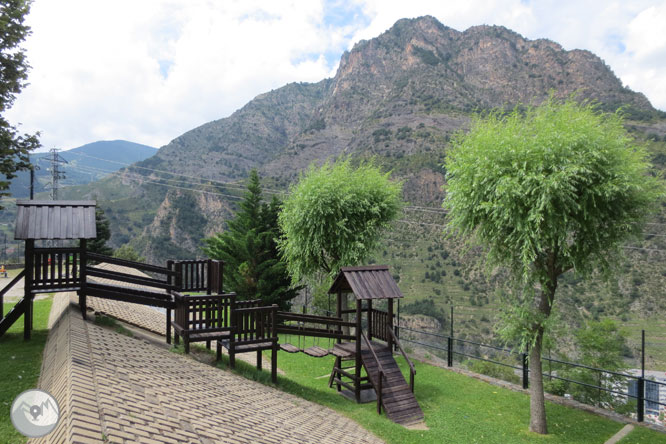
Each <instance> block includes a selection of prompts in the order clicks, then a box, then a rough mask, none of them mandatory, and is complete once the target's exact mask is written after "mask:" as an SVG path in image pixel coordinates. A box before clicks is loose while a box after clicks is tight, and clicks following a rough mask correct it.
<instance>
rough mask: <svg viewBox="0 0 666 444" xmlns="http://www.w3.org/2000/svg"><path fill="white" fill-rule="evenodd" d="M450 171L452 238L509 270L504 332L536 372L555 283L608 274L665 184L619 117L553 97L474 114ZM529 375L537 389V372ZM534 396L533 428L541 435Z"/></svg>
mask: <svg viewBox="0 0 666 444" xmlns="http://www.w3.org/2000/svg"><path fill="white" fill-rule="evenodd" d="M446 169H447V179H448V187H447V196H446V198H445V200H444V207H445V208H447V209H448V210H449V216H448V218H449V224H450V225H449V226H450V229H451V232H452V233H455V234H458V235H459V236H460V237H462V238H464V239H465V240H467V241H468V242H469V243H478V244H480V245H482V246H484V247H485V249H486V253H487V255H486V259H487V263H488V265H489V266H498V265H499V266H504V267H506V268H508V269H509V270H510V271H511V275H512V276H513V282H514V284H516V287H515V288H516V289H518V290H517V291H515V292H514V293H513V295H514V296H515V297H514V298H512V303H511V304H508V310H507V312H506V313H505V317H504V325H503V328H501V329H500V333H502V334H503V336H504V337H505V338H506V339H509V340H511V341H512V342H514V343H515V342H518V343H519V344H520V348H521V349H525V348H527V346H528V345H529V346H530V363H531V364H530V365H534V366H536V368H537V370H538V369H539V368H540V366H541V364H540V361H541V347H542V345H543V338H544V332H545V330H546V327H547V321H548V319H549V317H550V314H551V311H552V308H553V304H554V298H555V291H556V289H557V285H558V278H559V277H560V276H561V275H562V274H563V273H566V272H567V271H569V270H574V271H575V272H576V273H577V274H579V275H581V276H588V275H589V274H590V273H591V272H592V271H594V270H601V271H605V272H608V271H609V270H610V269H611V266H612V265H614V262H613V261H616V260H617V258H618V257H621V246H622V245H623V243H624V242H625V241H626V240H628V239H631V238H632V237H635V236H638V235H639V234H640V232H641V229H642V225H643V223H644V222H645V220H646V218H647V217H648V216H650V215H652V214H654V211H655V210H656V208H657V206H656V203H657V201H658V200H659V199H660V198H661V197H662V195H663V186H662V184H661V183H660V182H659V181H658V180H657V179H656V178H655V177H653V176H651V175H650V174H649V170H650V163H649V161H648V155H647V152H646V150H645V148H644V147H643V146H639V145H636V144H635V143H634V142H633V140H632V139H631V138H630V136H629V134H628V133H627V132H626V130H625V129H624V127H623V126H622V119H621V117H620V116H619V114H610V115H609V114H602V113H599V112H597V110H596V109H595V108H594V107H593V106H592V105H590V104H586V103H583V104H579V103H577V102H576V101H574V100H573V98H570V99H568V100H565V101H558V100H557V99H555V98H554V97H552V96H551V97H550V98H549V99H548V100H546V101H545V102H544V103H543V104H542V105H540V106H539V107H536V108H528V109H526V110H521V109H518V108H517V109H515V110H514V111H513V112H511V113H508V114H507V113H503V112H501V111H495V112H491V113H490V114H489V115H488V116H486V117H476V118H475V120H474V121H473V123H472V127H471V129H470V131H469V133H468V134H463V133H459V134H457V135H456V137H455V138H454V140H453V141H452V144H451V149H450V151H449V152H448V153H447V157H446ZM521 290H522V291H521ZM537 293H538V295H537ZM531 378H532V386H533V387H540V386H541V381H542V378H541V372H540V371H536V372H533V374H532V376H531ZM532 394H533V395H537V391H536V390H534V389H533V390H532ZM537 396H538V398H535V399H538V401H535V402H534V403H533V404H532V409H533V410H532V414H533V416H532V422H531V424H530V427H531V428H532V430H533V431H536V432H539V433H546V431H547V427H546V422H545V409H544V404H543V398H542V394H540V395H537Z"/></svg>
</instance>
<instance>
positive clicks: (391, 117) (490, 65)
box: [87, 17, 666, 261]
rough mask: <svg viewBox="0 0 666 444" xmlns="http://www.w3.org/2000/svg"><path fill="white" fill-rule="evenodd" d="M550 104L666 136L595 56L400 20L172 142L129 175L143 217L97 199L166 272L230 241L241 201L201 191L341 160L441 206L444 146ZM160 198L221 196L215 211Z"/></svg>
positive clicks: (501, 32)
mask: <svg viewBox="0 0 666 444" xmlns="http://www.w3.org/2000/svg"><path fill="white" fill-rule="evenodd" d="M551 91H552V92H553V93H554V94H556V95H558V96H568V95H570V94H572V93H574V92H575V93H577V94H578V95H579V97H581V98H582V99H592V100H595V101H598V102H599V103H600V105H601V107H602V108H604V109H607V110H615V109H617V108H618V107H619V106H624V107H625V108H626V110H627V113H629V117H633V118H636V119H640V120H641V121H640V122H638V123H636V127H637V128H640V131H645V132H647V131H652V130H654V131H657V132H659V131H661V129H663V127H666V126H665V125H664V123H663V122H664V119H663V113H661V112H659V111H656V110H655V109H654V108H652V106H651V105H650V103H649V102H648V100H647V99H646V98H645V96H643V95H642V94H640V93H635V92H633V91H630V90H629V89H627V88H624V87H623V86H622V84H621V82H620V80H619V79H618V78H617V77H615V75H614V74H613V72H612V71H611V70H610V68H609V67H608V66H607V65H606V64H605V63H604V62H603V61H602V60H601V59H599V58H598V57H597V56H595V55H594V54H592V53H590V52H588V51H581V50H573V51H565V50H564V49H562V47H561V46H560V45H558V44H557V43H554V42H551V41H548V40H534V41H532V40H527V39H525V38H523V37H522V36H520V35H519V34H516V33H515V32H513V31H511V30H509V29H506V28H503V27H497V26H476V27H472V28H470V29H468V30H466V31H464V32H459V31H456V30H454V29H451V28H448V27H446V26H444V25H443V24H441V23H439V22H438V21H437V20H436V19H434V18H432V17H421V18H417V19H404V20H400V21H398V22H397V23H396V24H395V25H394V26H393V27H392V28H391V29H389V30H388V31H386V32H385V33H383V34H381V35H380V36H378V37H376V38H374V39H371V40H367V41H361V42H359V43H357V44H356V45H355V46H354V48H353V49H352V50H351V51H349V52H346V53H345V54H343V56H342V59H341V62H340V66H339V69H338V71H337V73H336V75H335V77H334V78H332V79H326V80H322V81H321V82H319V83H315V84H297V83H294V84H289V85H286V86H284V87H282V88H280V89H277V90H274V91H271V92H267V93H265V94H261V95H259V96H257V97H256V98H255V99H254V100H252V101H251V102H249V103H248V104H247V105H246V106H244V107H243V108H241V109H240V110H238V111H236V112H235V113H234V114H232V115H231V116H230V117H228V118H225V119H220V120H217V121H213V122H210V123H206V124H204V125H202V126H200V127H198V128H195V129H193V130H191V131H189V132H187V133H185V134H183V135H182V136H180V137H178V138H176V139H174V140H173V141H172V142H171V143H169V144H168V145H167V146H165V147H163V148H161V149H160V150H159V152H158V154H157V155H155V156H153V157H152V158H150V159H148V160H145V161H143V162H140V163H138V164H137V167H140V168H136V167H135V168H130V169H129V173H128V174H133V175H135V176H137V175H138V176H140V177H141V178H144V179H145V183H142V184H140V185H137V186H135V187H134V188H139V189H140V190H141V191H137V190H136V189H135V190H133V191H132V194H133V196H134V197H133V198H134V199H137V197H136V196H137V195H138V196H140V197H138V199H139V200H140V199H144V200H145V204H143V205H137V204H131V205H130V204H127V202H124V203H123V204H122V205H120V204H118V202H121V201H122V200H123V199H122V196H119V195H118V192H117V186H113V181H114V180H116V181H120V180H122V178H120V179H111V180H109V181H107V182H106V183H107V186H106V188H109V187H110V188H112V189H114V190H116V191H115V194H114V193H109V192H108V190H107V189H106V188H105V187H98V188H97V189H94V191H93V192H91V191H90V188H89V189H88V191H87V193H88V195H91V194H96V195H97V196H98V197H99V198H100V199H101V200H105V199H109V200H112V201H113V202H108V203H106V205H108V206H109V207H113V206H114V205H115V206H120V207H122V208H124V209H119V210H118V211H120V213H121V214H122V212H123V211H133V210H132V208H136V207H137V206H139V207H141V208H143V209H145V210H146V212H147V214H144V215H143V216H142V220H144V221H147V223H143V225H142V226H141V225H140V224H138V225H137V226H136V229H135V230H134V231H133V232H131V233H119V230H120V231H122V230H123V228H118V227H113V229H114V230H115V232H114V236H115V237H114V240H115V241H116V242H118V241H126V240H127V239H130V240H132V241H133V242H135V243H136V244H137V245H138V246H139V247H140V248H141V249H142V250H143V251H142V252H143V253H144V254H146V255H147V256H148V257H149V258H150V259H152V260H155V261H157V260H160V261H161V260H163V259H165V257H163V255H164V253H166V251H170V252H172V253H178V254H180V255H184V254H185V255H187V254H189V255H193V254H197V252H198V247H199V246H200V245H201V242H200V238H201V237H203V236H207V235H210V234H211V233H213V232H215V231H218V230H220V229H222V228H223V226H224V220H225V218H226V217H228V216H229V215H230V214H231V213H232V211H231V209H232V208H233V202H234V201H235V199H227V198H225V197H224V194H227V195H228V194H229V193H231V191H229V189H225V188H224V187H223V186H221V185H219V184H215V183H213V182H211V183H207V184H206V185H200V181H201V180H211V181H221V182H229V181H239V180H241V179H243V178H244V177H246V176H247V173H248V172H249V170H251V169H252V168H257V169H259V171H260V174H261V175H262V176H263V177H265V178H269V181H270V183H271V185H272V186H273V187H276V188H282V189H285V188H286V186H287V185H288V184H289V183H290V182H291V181H293V179H294V178H295V177H296V175H297V174H298V172H299V171H301V170H302V169H303V168H305V167H307V165H308V164H310V163H312V162H321V161H323V160H324V159H326V158H329V157H332V156H337V155H340V154H343V153H349V154H352V155H354V156H359V157H369V156H375V157H377V159H378V161H379V162H380V163H382V164H384V165H385V166H387V167H388V168H390V169H392V170H393V171H394V173H395V175H397V176H398V177H400V178H401V179H403V180H404V181H405V198H406V199H407V200H408V201H409V202H411V203H413V204H423V205H426V204H428V205H432V204H438V203H439V202H440V201H441V198H442V194H441V185H442V184H443V182H444V176H443V171H442V169H441V164H442V162H443V159H444V157H443V154H444V152H445V149H446V145H447V143H448V141H449V138H450V136H451V134H452V133H453V132H455V131H457V130H459V129H461V128H464V127H465V126H466V125H467V123H468V122H469V117H470V115H471V113H472V112H474V111H477V110H486V109H491V108H498V107H499V108H512V107H514V106H516V105H517V104H532V103H534V104H536V103H539V102H540V101H542V100H543V99H544V98H545V97H547V95H548V94H549V93H550V92H551ZM655 122H656V123H655ZM160 171H173V172H176V173H178V174H181V175H186V176H188V177H189V178H184V179H183V181H184V182H183V183H179V182H178V181H179V180H180V179H178V178H179V177H181V178H182V177H183V176H170V175H167V174H164V173H161V172H160ZM138 182H141V180H138V181H137V180H136V179H133V182H132V183H134V184H137V183H138ZM186 182H187V183H186ZM109 184H110V185H109ZM156 184H165V185H170V186H172V187H173V186H182V187H184V188H187V187H193V186H194V187H195V188H199V189H204V190H207V191H209V192H211V193H210V194H207V195H206V198H205V199H204V198H199V197H198V195H197V196H194V197H193V196H191V194H192V193H189V192H187V191H184V190H178V191H177V192H176V191H174V189H173V188H168V187H162V188H160V187H159V185H156ZM193 184H199V185H193ZM167 190H169V192H168V193H167ZM234 194H235V195H238V194H239V193H238V191H237V189H236V191H235V192H234ZM185 195H190V197H188V198H186V197H185ZM127 198H129V191H128V196H127ZM170 199H171V200H170ZM173 199H176V200H177V201H178V202H179V203H178V204H176V205H174V201H173ZM184 208H188V210H187V211H184ZM116 213H117V212H116ZM188 213H189V214H188ZM148 219H150V220H148ZM177 223H181V224H184V225H180V226H178V227H176V226H175V225H174V224H177ZM137 231H140V233H141V234H138V233H137ZM137 239H138V240H137ZM119 243H121V242H119ZM156 243H159V244H160V245H156ZM165 243H166V244H169V243H170V244H171V247H169V248H167V247H165V246H164V244H165Z"/></svg>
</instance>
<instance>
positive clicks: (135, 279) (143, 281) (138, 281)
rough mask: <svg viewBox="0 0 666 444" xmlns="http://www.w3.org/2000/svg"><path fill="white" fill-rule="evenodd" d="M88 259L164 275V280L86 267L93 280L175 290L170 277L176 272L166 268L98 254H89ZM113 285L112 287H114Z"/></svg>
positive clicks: (87, 273)
mask: <svg viewBox="0 0 666 444" xmlns="http://www.w3.org/2000/svg"><path fill="white" fill-rule="evenodd" d="M87 256H88V259H90V260H92V261H95V262H104V263H107V264H112V265H121V266H123V267H127V268H133V269H135V270H141V271H148V272H151V273H154V274H163V275H165V276H164V277H163V278H161V279H159V278H152V277H146V276H140V275H139V276H137V275H135V274H130V273H125V272H122V271H116V270H109V269H103V268H97V267H94V266H87V267H85V271H86V275H87V276H90V277H93V278H101V279H109V280H111V281H114V283H113V284H121V285H122V284H123V283H126V284H135V285H140V286H143V287H154V288H160V289H162V290H167V291H171V290H175V289H176V287H174V286H173V285H172V284H171V283H170V282H171V279H170V277H171V276H173V275H175V272H173V271H171V270H169V269H167V268H164V267H158V266H156V265H150V264H144V263H142V262H134V261H128V260H126V259H119V258H116V257H110V256H104V255H101V254H96V253H87ZM113 284H112V285H113Z"/></svg>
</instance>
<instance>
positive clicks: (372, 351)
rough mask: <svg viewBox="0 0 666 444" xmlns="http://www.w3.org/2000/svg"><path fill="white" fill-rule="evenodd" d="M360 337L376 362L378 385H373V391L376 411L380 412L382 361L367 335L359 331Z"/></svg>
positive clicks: (382, 377)
mask: <svg viewBox="0 0 666 444" xmlns="http://www.w3.org/2000/svg"><path fill="white" fill-rule="evenodd" d="M361 337H363V340H364V341H365V344H366V345H367V346H368V348H369V349H370V352H371V353H372V357H373V358H374V359H375V361H376V362H377V371H378V372H379V377H378V378H377V381H378V382H377V385H378V387H375V391H376V392H377V413H378V414H380V415H381V414H382V388H383V380H384V367H382V363H381V362H380V361H379V358H378V357H377V353H375V349H373V348H372V343H371V342H370V340H369V339H368V337H367V336H366V335H365V333H363V332H361Z"/></svg>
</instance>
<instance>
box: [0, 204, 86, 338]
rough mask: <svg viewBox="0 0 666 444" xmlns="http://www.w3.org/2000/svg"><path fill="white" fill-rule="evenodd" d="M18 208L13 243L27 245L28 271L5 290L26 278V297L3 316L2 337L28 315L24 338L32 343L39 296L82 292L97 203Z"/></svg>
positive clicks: (19, 205) (22, 205) (26, 265)
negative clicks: (68, 243)
mask: <svg viewBox="0 0 666 444" xmlns="http://www.w3.org/2000/svg"><path fill="white" fill-rule="evenodd" d="M16 206H17V209H18V212H17V215H16V226H15V230H14V239H16V240H24V241H25V269H24V271H23V272H21V273H20V274H19V275H18V276H17V277H16V278H15V279H14V281H12V282H11V283H10V284H9V285H7V286H6V287H5V290H6V289H9V288H10V287H12V286H13V285H14V284H15V283H16V282H18V281H19V280H20V279H21V278H23V279H25V282H24V296H23V298H22V299H21V300H20V301H19V302H18V303H17V304H16V305H15V306H14V308H13V309H12V311H10V312H9V313H7V316H4V317H2V316H0V318H2V321H0V335H1V334H2V333H4V331H5V330H6V329H7V328H9V326H10V325H11V324H12V323H13V322H15V321H16V319H18V318H19V317H20V316H21V314H25V316H24V318H23V319H24V321H23V322H24V324H23V335H24V337H25V339H30V332H31V330H32V321H33V310H32V308H33V300H34V297H35V295H36V294H39V293H52V292H60V291H80V289H81V281H82V279H81V278H82V277H84V276H82V274H83V275H85V267H83V266H82V264H83V263H85V251H86V242H87V240H88V239H95V238H96V237H97V229H96V226H95V206H96V203H95V201H92V200H84V201H68V200H59V201H52V200H19V201H17V202H16ZM76 240H78V241H80V242H79V245H76V246H69V247H62V248H57V247H53V246H47V247H44V246H40V247H39V248H38V247H36V246H35V241H76ZM3 291H4V290H3Z"/></svg>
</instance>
